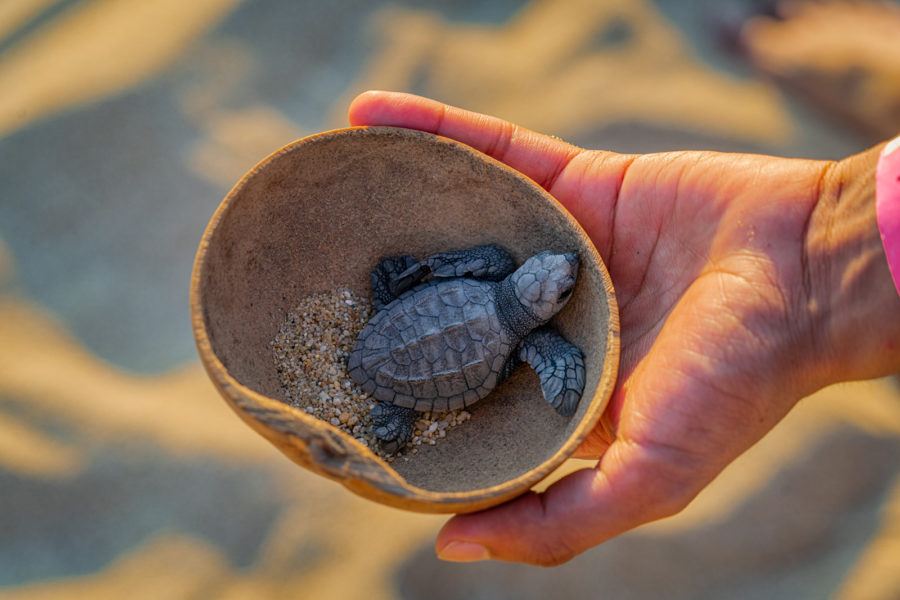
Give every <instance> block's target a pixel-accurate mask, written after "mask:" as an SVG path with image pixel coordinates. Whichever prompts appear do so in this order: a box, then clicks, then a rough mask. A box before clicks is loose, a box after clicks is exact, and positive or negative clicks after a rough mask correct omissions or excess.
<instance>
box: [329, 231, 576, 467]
mask: <svg viewBox="0 0 900 600" xmlns="http://www.w3.org/2000/svg"><path fill="white" fill-rule="evenodd" d="M578 262H579V261H578V255H577V254H571V253H570V254H552V253H550V252H541V253H540V254H537V255H535V256H532V257H531V258H529V259H528V260H527V261H526V262H525V263H524V264H523V265H522V266H521V267H519V268H518V269H516V268H515V263H514V262H513V260H512V258H511V257H510V256H509V254H508V253H507V252H506V251H505V250H503V249H502V248H500V247H499V246H495V245H488V246H477V247H475V248H469V249H467V250H458V251H452V252H443V253H440V254H435V255H433V256H430V257H428V258H426V259H424V260H422V261H416V260H415V259H414V258H413V257H412V256H409V255H405V256H400V257H392V258H387V259H384V260H382V261H381V263H379V265H378V266H377V267H376V268H375V270H374V271H372V273H371V276H370V280H371V283H372V295H373V300H374V304H375V308H376V311H377V312H376V314H375V316H374V317H372V319H371V320H370V321H369V323H368V324H367V325H366V327H365V328H364V329H363V331H362V332H361V333H360V335H359V338H358V339H357V341H356V345H355V346H354V348H353V351H352V352H351V353H350V356H349V358H348V360H347V368H348V371H349V373H350V377H351V378H352V379H353V380H354V381H356V382H357V383H358V384H360V386H362V388H363V390H364V391H365V392H366V393H368V394H370V395H371V396H373V397H374V398H375V399H376V400H379V403H378V404H376V405H375V407H374V408H373V409H372V413H371V414H372V417H373V420H374V423H375V435H376V437H378V438H379V440H380V443H381V445H382V448H384V449H385V450H386V451H387V452H389V453H393V452H396V450H397V449H398V448H400V447H402V446H403V445H404V444H405V443H406V442H407V441H408V440H409V438H410V437H411V436H412V432H413V426H414V422H415V419H416V412H417V411H420V412H424V411H446V410H453V409H456V408H463V407H469V406H471V405H472V404H474V403H475V402H477V401H479V400H480V399H482V398H484V397H485V396H487V395H488V394H489V393H490V392H491V390H493V389H494V388H495V387H496V386H497V384H499V383H500V382H501V381H503V380H504V379H506V377H508V376H509V375H510V374H511V373H512V372H513V371H514V370H515V369H516V368H517V367H519V365H521V364H522V363H523V362H527V363H528V364H529V365H531V367H532V368H533V369H534V370H535V371H536V372H537V374H538V376H539V377H540V380H541V390H542V391H543V394H544V397H545V398H546V399H547V401H548V402H550V404H551V405H553V407H554V408H555V409H556V411H557V412H558V413H559V414H561V415H563V416H565V417H570V416H572V415H573V414H574V413H575V410H576V409H577V407H578V402H579V400H580V399H581V394H582V392H583V391H584V356H583V355H582V353H581V351H580V350H579V349H578V348H576V347H575V346H573V345H572V344H570V343H569V342H567V341H566V340H564V339H563V338H562V337H561V336H560V335H559V334H558V333H556V332H555V331H553V330H552V329H551V328H549V327H546V326H545V324H546V323H547V322H548V321H549V320H550V319H551V318H552V317H553V316H554V315H555V314H556V313H558V312H559V311H560V309H562V307H563V306H565V304H566V302H567V301H568V299H569V296H570V295H571V293H572V290H573V289H574V286H575V280H576V278H577V275H578Z"/></svg>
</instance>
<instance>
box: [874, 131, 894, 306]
mask: <svg viewBox="0 0 900 600" xmlns="http://www.w3.org/2000/svg"><path fill="white" fill-rule="evenodd" d="M875 211H876V214H877V215H878V231H879V232H880V233H881V243H882V244H884V253H885V254H886V255H887V261H888V267H890V269H891V276H892V277H893V278H894V287H896V288H897V293H900V137H896V138H894V139H893V140H891V141H890V142H888V144H887V146H885V147H884V150H882V151H881V156H880V157H879V158H878V168H877V170H876V172H875Z"/></svg>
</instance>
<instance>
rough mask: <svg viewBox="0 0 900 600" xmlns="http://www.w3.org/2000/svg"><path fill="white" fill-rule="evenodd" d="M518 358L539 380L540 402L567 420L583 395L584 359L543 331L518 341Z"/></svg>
mask: <svg viewBox="0 0 900 600" xmlns="http://www.w3.org/2000/svg"><path fill="white" fill-rule="evenodd" d="M519 358H520V359H522V360H523V361H526V362H527V363H528V364H529V365H531V368H533V369H534V370H535V372H536V373H537V374H538V377H540V379H541V391H542V392H543V393H544V398H545V399H546V400H547V402H549V403H550V404H551V405H552V406H553V408H555V409H556V412H558V413H559V414H561V415H562V416H564V417H571V416H572V415H573V414H575V410H576V409H577V408H578V402H579V400H581V394H582V392H584V355H583V354H582V353H581V350H579V349H578V348H576V347H575V346H573V345H572V344H570V343H569V342H567V341H566V340H564V339H563V338H562V336H560V335H559V334H558V333H556V332H555V331H553V330H552V329H549V328H547V327H539V328H538V329H535V330H534V331H532V332H531V333H530V334H528V336H527V337H526V338H525V339H524V340H523V341H522V344H521V346H520V347H519Z"/></svg>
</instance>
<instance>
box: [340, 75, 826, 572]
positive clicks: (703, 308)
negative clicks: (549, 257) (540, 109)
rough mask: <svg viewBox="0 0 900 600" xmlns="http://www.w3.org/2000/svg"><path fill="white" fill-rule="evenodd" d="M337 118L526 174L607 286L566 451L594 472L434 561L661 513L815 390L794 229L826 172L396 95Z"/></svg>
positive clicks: (457, 531) (539, 551)
mask: <svg viewBox="0 0 900 600" xmlns="http://www.w3.org/2000/svg"><path fill="white" fill-rule="evenodd" d="M350 121H351V123H352V124H354V125H395V126H402V127H410V128H416V129H422V130H426V131H430V132H433V133H437V134H439V135H443V136H446V137H450V138H453V139H456V140H459V141H461V142H463V143H466V144H468V145H470V146H473V147H475V148H477V149H479V150H481V151H483V152H485V153H486V154H488V155H490V156H493V157H494V158H496V159H497V160H500V161H502V162H504V163H506V164H508V165H510V166H511V167H513V168H515V169H517V170H518V171H520V172H522V173H524V174H525V175H527V176H529V177H531V178H532V179H533V180H535V181H536V182H537V183H539V184H540V185H542V186H543V187H544V188H545V189H546V190H547V191H548V192H550V193H551V194H552V195H553V196H554V197H556V198H557V199H558V200H559V201H560V202H561V203H562V204H563V205H564V206H565V207H566V208H567V209H568V210H569V211H570V212H571V213H572V214H573V216H574V217H575V218H576V219H577V220H578V221H579V222H580V223H581V225H582V226H583V227H584V229H585V230H586V232H587V233H588V235H589V236H590V237H591V239H592V240H593V242H594V244H595V246H596V247H597V249H598V250H599V251H600V254H601V256H602V257H603V260H604V261H605V263H606V265H607V266H608V268H609V272H610V275H611V278H612V281H613V284H614V286H615V288H616V295H617V299H618V303H619V310H620V318H621V335H622V337H621V341H622V359H621V366H620V373H619V379H618V383H617V384H616V388H615V391H614V393H613V398H612V401H611V405H610V407H609V409H608V410H607V413H606V415H605V417H604V418H605V426H604V427H598V428H597V429H596V430H594V431H593V432H592V433H591V434H590V435H589V436H588V438H587V439H586V440H585V442H584V443H583V444H582V446H581V448H580V449H579V451H578V453H577V454H576V456H580V457H583V458H599V462H598V463H597V465H596V467H594V468H587V469H584V470H581V471H577V472H575V473H572V474H570V475H568V476H567V477H565V478H563V479H561V480H560V481H558V482H556V483H555V484H553V485H552V486H550V487H549V488H548V489H547V490H546V491H545V492H542V493H529V494H526V495H525V496H523V497H521V498H519V499H516V500H514V501H512V502H510V503H507V504H505V505H502V506H500V507H496V508H493V509H490V510H487V511H484V512H481V513H476V514H472V515H460V516H456V517H454V518H453V519H451V520H450V522H449V523H448V524H447V525H446V526H445V527H444V529H443V530H442V531H441V533H440V534H439V536H438V540H437V549H438V553H439V554H440V555H441V556H442V557H443V558H447V559H450V560H477V559H481V558H498V559H503V560H516V561H522V562H528V563H534V564H544V565H548V564H557V563H559V562H563V561H565V560H568V559H570V558H571V557H573V556H575V555H576V554H578V553H580V552H582V551H583V550H585V549H587V548H589V547H591V546H594V545H596V544H598V543H600V542H602V541H604V540H606V539H609V538H610V537H613V536H615V535H618V534H620V533H622V532H624V531H627V530H628V529H631V528H633V527H636V526H638V525H640V524H642V523H646V522H648V521H651V520H654V519H658V518H661V517H664V516H668V515H672V514H674V513H676V512H678V511H680V510H681V509H682V508H684V507H685V506H686V505H687V504H688V502H690V500H691V499H692V498H693V497H694V496H695V495H696V494H697V493H698V492H699V491H700V490H701V489H702V488H703V487H704V486H706V485H707V484H708V483H709V482H710V481H711V480H712V479H713V478H714V477H715V476H716V475H717V474H718V473H719V472H721V470H722V469H723V468H724V467H725V466H726V465H727V464H728V463H730V462H731V461H732V460H734V459H735V458H736V457H737V456H738V455H739V454H741V453H742V452H743V451H744V450H746V449H747V448H749V447H750V446H751V445H753V444H754V443H755V442H756V441H757V440H758V439H759V438H761V437H762V436H763V435H764V434H765V433H766V432H767V431H769V430H770V429H771V428H772V427H773V426H774V425H775V423H777V422H778V421H779V420H780V419H781V418H782V417H783V416H784V415H785V414H786V413H787V412H788V411H789V410H790V408H791V407H792V406H793V405H794V404H795V403H796V401H797V400H798V399H799V398H800V397H802V396H803V395H805V394H806V393H809V392H811V391H814V390H815V389H817V388H818V387H821V386H822V385H824V384H825V383H828V382H829V381H828V375H827V374H826V373H825V372H824V369H823V367H822V365H823V364H827V363H828V360H826V359H827V357H826V356H825V355H826V354H828V353H829V344H828V343H827V340H821V339H817V336H821V335H822V331H823V330H822V327H821V323H820V322H819V319H820V318H821V314H822V311H821V310H820V309H821V306H822V304H823V303H826V300H825V299H824V297H823V296H822V293H821V290H822V289H824V288H825V287H826V286H825V285H824V284H825V283H826V280H827V278H828V273H827V272H825V270H824V269H820V267H819V265H821V264H822V261H821V260H820V258H821V257H818V256H816V253H817V250H816V248H818V247H819V246H818V245H817V240H810V235H811V234H810V226H811V223H812V222H813V221H819V220H821V219H822V218H823V217H822V216H821V215H820V214H819V213H817V211H816V209H817V205H818V200H819V198H820V196H821V193H822V190H823V188H822V186H823V181H826V180H827V175H828V173H829V171H830V170H833V169H834V168H835V165H836V164H837V163H830V162H820V161H806V160H788V159H777V158H773V157H763V156H753V155H741V154H718V153H711V152H678V153H663V154H650V155H640V156H627V155H620V154H615V153H610V152H601V151H587V150H582V149H580V148H576V147H574V146H571V145H569V144H566V143H564V142H562V141H560V140H557V139H555V138H551V137H547V136H542V135H539V134H536V133H534V132H531V131H528V130H525V129H523V128H520V127H517V126H515V125H512V124H510V123H507V122H504V121H501V120H499V119H495V118H492V117H487V116H484V115H479V114H475V113H470V112H466V111H463V110H460V109H456V108H453V107H449V106H446V105H443V104H440V103H438V102H435V101H432V100H427V99H424V98H420V97H416V96H410V95H405V94H391V93H381V92H372V93H367V94H363V95H362V96H360V97H358V98H357V99H356V100H355V101H354V103H353V105H352V106H351V108H350Z"/></svg>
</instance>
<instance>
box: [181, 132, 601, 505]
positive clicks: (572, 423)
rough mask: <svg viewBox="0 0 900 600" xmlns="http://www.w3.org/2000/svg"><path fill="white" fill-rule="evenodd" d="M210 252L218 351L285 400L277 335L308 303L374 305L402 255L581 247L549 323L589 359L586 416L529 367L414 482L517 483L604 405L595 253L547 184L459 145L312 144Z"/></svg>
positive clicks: (248, 204)
mask: <svg viewBox="0 0 900 600" xmlns="http://www.w3.org/2000/svg"><path fill="white" fill-rule="evenodd" d="M205 243H206V247H205V256H204V257H203V265H202V269H201V270H199V273H200V281H199V284H198V285H199V286H200V289H201V291H202V293H201V301H200V310H201V311H202V319H203V324H204V326H205V329H206V335H207V336H208V339H209V344H210V347H211V349H212V351H213V353H214V354H215V357H216V358H217V359H218V361H220V363H221V366H222V367H223V368H224V369H225V370H227V372H228V374H230V376H231V377H233V378H234V379H235V380H236V381H237V382H238V383H239V384H241V385H243V386H246V387H247V388H249V389H251V390H254V391H255V392H258V393H259V394H262V395H264V396H268V397H270V398H273V399H276V400H281V401H284V400H285V395H284V392H283V390H282V388H281V385H280V383H279V379H278V375H277V373H276V370H275V367H274V364H273V359H272V354H271V349H270V346H269V342H270V341H271V340H272V339H273V338H274V336H275V333H276V332H277V330H278V328H279V327H280V326H281V324H282V323H283V321H284V318H285V315H286V314H287V313H288V312H289V311H291V310H292V309H293V308H294V307H295V306H296V304H297V303H298V301H299V300H300V299H301V298H303V297H304V296H307V295H309V294H312V293H314V292H321V291H326V290H330V289H334V288H336V287H339V286H346V287H349V288H351V289H352V290H353V291H355V292H356V293H357V294H360V295H364V296H369V283H368V277H369V272H370V271H371V269H372V268H373V267H374V266H375V265H376V264H377V262H378V261H379V260H380V259H381V258H383V257H386V256H391V255H396V254H403V253H409V254H412V255H413V256H416V257H419V258H421V257H424V256H426V255H428V254H431V253H435V252H440V251H445V250H452V249H459V248H466V247H469V246H473V245H477V244H485V243H497V244H499V245H501V246H503V247H504V248H505V249H507V250H508V251H509V252H510V253H511V254H512V255H513V257H514V258H515V259H516V261H517V263H518V264H521V262H522V261H524V260H525V259H526V258H528V257H529V256H531V255H533V254H536V253H537V252H540V251H542V250H552V251H556V252H564V251H565V252H571V251H577V252H578V253H579V255H580V256H581V261H582V264H581V269H580V272H579V280H578V283H577V285H576V289H575V292H574V294H573V296H572V298H571V300H570V301H569V303H568V305H567V306H566V307H565V308H564V309H563V311H562V312H561V313H560V314H559V315H557V317H556V318H555V319H554V321H553V322H552V324H553V325H554V326H555V327H556V328H557V329H558V330H559V331H560V332H561V333H562V335H563V336H564V337H566V338H567V339H568V340H569V341H571V342H572V343H574V344H575V345H577V346H578V347H579V348H581V350H582V351H583V352H584V353H585V355H586V359H587V360H586V365H587V372H586V376H587V382H586V386H585V394H584V397H583V398H582V401H581V403H580V406H579V409H578V412H577V413H576V415H575V416H573V417H572V418H570V419H565V418H562V417H560V416H559V415H558V414H557V413H556V412H555V411H554V410H553V408H552V407H551V406H550V405H549V404H548V403H547V402H545V401H544V399H543V397H542V395H541V392H540V387H539V382H538V378H537V376H536V375H535V374H534V373H533V372H532V371H531V370H530V369H529V368H528V367H527V366H526V367H523V368H521V369H519V371H517V372H516V373H515V374H514V375H513V376H512V377H511V378H510V379H508V380H507V381H506V382H504V383H503V384H501V386H500V387H498V388H497V389H496V390H495V392H494V393H493V394H492V395H491V396H489V397H488V398H486V399H484V400H482V401H481V402H479V403H478V404H477V405H475V406H474V407H473V408H472V409H470V412H471V413H472V418H471V419H470V420H469V421H468V422H466V423H465V424H464V425H462V426H460V427H457V428H455V429H452V430H450V432H449V433H448V435H447V437H446V438H444V439H443V440H441V442H440V443H439V444H437V445H435V446H422V447H420V451H419V453H418V454H417V455H412V456H409V457H408V458H407V459H406V460H396V461H394V462H393V463H392V464H391V466H392V467H393V469H395V470H396V471H397V473H399V474H400V476H401V477H402V478H403V479H404V480H405V481H406V482H408V483H409V484H410V485H412V486H414V487H416V488H421V489H423V490H428V491H431V492H451V493H458V492H466V491H470V490H478V489H483V488H488V487H491V486H496V485H500V484H502V483H504V482H507V481H509V480H511V479H515V478H517V477H521V476H522V475H523V474H525V473H527V472H529V471H530V470H533V469H535V468H536V467H538V466H539V465H542V464H545V463H546V462H547V461H548V460H550V459H552V458H554V457H558V455H559V452H560V450H561V449H562V448H563V447H564V446H566V444H567V443H568V446H569V447H571V449H574V446H573V443H572V439H571V438H572V436H573V433H575V432H576V428H578V427H579V425H580V424H582V423H583V421H584V419H585V418H586V415H588V414H589V418H590V419H592V420H593V421H596V418H597V416H599V412H601V411H602V405H604V404H605V403H606V401H607V399H608V396H609V392H610V390H611V388H612V381H611V379H614V377H615V362H616V361H617V352H618V345H617V339H618V338H617V333H618V321H617V316H616V313H615V305H614V301H613V300H612V292H611V286H610V284H609V279H608V276H607V275H606V271H605V268H604V267H603V265H602V262H601V261H600V258H599V256H598V255H597V252H596V250H595V249H594V248H593V246H592V245H591V243H590V241H589V240H588V239H587V237H586V236H585V235H584V233H583V232H582V230H581V229H580V228H579V227H578V225H577V224H576V223H575V222H574V221H573V220H572V219H571V217H570V216H569V215H568V214H567V213H565V212H564V211H562V210H561V209H560V207H559V205H558V204H557V203H556V201H555V200H553V199H552V198H551V197H550V196H549V195H547V194H546V193H545V192H543V191H542V190H541V189H540V188H539V187H538V186H537V185H535V184H534V183H533V182H531V181H530V180H528V179H527V178H525V177H523V176H522V175H520V174H518V173H516V172H515V171H512V170H511V169H508V168H506V167H504V166H502V165H500V164H499V163H497V162H496V161H493V160H491V159H489V158H487V157H485V156H484V155H482V154H480V153H477V152H476V151H474V150H472V149H469V148H467V147H465V146H463V145H461V144H458V143H456V142H452V141H450V140H446V139H443V138H439V137H437V136H432V135H429V134H425V133H421V132H415V131H409V130H399V129H390V128H356V129H347V130H339V131H336V132H329V133H325V134H320V135H318V136H314V137H312V138H306V139H304V140H301V141H300V142H297V143H295V144H292V145H290V146H288V147H286V148H284V149H282V150H281V151H280V152H278V153H276V154H274V155H272V156H271V157H269V158H268V159H266V160H265V161H263V163H261V164H260V166H259V167H257V168H256V169H255V170H254V171H252V172H251V173H249V174H248V175H247V176H246V177H245V178H244V180H242V182H241V183H239V184H238V185H237V186H236V187H235V189H234V190H233V191H232V192H231V194H229V196H228V198H226V201H225V202H224V203H223V205H222V206H221V207H220V210H219V211H218V212H217V214H216V217H214V220H213V223H211V225H210V229H209V230H208V232H207V236H206V238H205ZM610 360H612V361H613V364H610ZM598 404H599V406H598ZM589 407H593V409H592V410H591V411H589ZM285 414H286V415H287V416H286V418H291V417H290V415H291V414H292V413H291V411H286V413H285ZM304 426H305V425H303V424H302V423H301V424H299V425H298V427H299V429H300V430H301V431H302V429H303V427H304ZM329 427H330V426H329ZM301 435H302V433H301ZM571 449H569V450H568V451H569V452H570V451H571ZM562 458H564V457H562ZM562 458H560V459H559V462H561V460H562Z"/></svg>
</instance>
